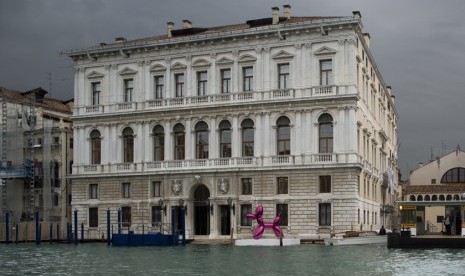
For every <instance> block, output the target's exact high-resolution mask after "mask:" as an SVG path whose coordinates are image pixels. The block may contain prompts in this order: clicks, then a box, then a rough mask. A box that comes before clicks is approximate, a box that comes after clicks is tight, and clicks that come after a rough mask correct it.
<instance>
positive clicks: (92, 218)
mask: <svg viewBox="0 0 465 276" xmlns="http://www.w3.org/2000/svg"><path fill="white" fill-rule="evenodd" d="M89 227H98V208H96V207H92V208H89Z"/></svg>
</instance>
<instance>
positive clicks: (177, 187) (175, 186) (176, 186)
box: [171, 180, 182, 195]
mask: <svg viewBox="0 0 465 276" xmlns="http://www.w3.org/2000/svg"><path fill="white" fill-rule="evenodd" d="M171 190H172V191H173V193H174V194H175V195H179V194H180V193H181V192H182V181H181V180H173V183H171Z"/></svg>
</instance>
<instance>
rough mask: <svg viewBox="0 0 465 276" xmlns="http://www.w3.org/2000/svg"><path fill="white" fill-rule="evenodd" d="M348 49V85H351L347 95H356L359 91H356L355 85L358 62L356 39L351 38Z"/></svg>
mask: <svg viewBox="0 0 465 276" xmlns="http://www.w3.org/2000/svg"><path fill="white" fill-rule="evenodd" d="M347 42H348V47H347V60H348V62H347V67H348V69H347V71H348V75H347V83H348V84H349V85H350V86H349V90H348V91H347V93H351V94H355V93H357V91H356V90H355V85H356V83H357V74H358V72H357V62H356V61H355V51H356V49H357V48H356V44H357V41H356V40H355V38H350V39H348V40H347Z"/></svg>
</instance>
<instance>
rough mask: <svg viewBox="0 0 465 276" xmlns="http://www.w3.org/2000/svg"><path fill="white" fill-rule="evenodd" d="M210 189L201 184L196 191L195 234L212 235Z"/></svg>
mask: <svg viewBox="0 0 465 276" xmlns="http://www.w3.org/2000/svg"><path fill="white" fill-rule="evenodd" d="M209 197H210V191H209V190H208V188H207V187H206V186H205V185H199V186H198V187H197V188H196V189H195V191H194V231H195V235H210V201H209V199H208V198H209Z"/></svg>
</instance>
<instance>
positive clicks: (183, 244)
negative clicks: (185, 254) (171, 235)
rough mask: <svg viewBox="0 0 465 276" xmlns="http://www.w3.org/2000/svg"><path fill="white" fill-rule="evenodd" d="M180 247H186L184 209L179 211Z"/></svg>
mask: <svg viewBox="0 0 465 276" xmlns="http://www.w3.org/2000/svg"><path fill="white" fill-rule="evenodd" d="M181 231H182V246H186V208H182V209H181Z"/></svg>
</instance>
